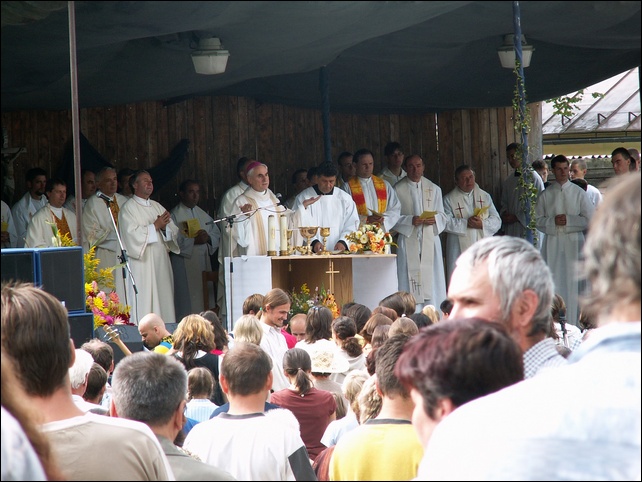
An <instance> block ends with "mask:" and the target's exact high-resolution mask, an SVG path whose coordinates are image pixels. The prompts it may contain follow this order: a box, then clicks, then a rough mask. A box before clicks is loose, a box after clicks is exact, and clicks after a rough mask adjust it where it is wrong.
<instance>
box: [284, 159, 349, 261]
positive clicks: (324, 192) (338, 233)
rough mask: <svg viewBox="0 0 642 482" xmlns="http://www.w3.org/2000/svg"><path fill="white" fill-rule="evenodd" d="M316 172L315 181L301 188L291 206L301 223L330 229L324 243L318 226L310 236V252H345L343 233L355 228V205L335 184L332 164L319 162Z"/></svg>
mask: <svg viewBox="0 0 642 482" xmlns="http://www.w3.org/2000/svg"><path fill="white" fill-rule="evenodd" d="M318 174H319V180H318V182H317V184H316V185H314V186H311V187H308V188H306V189H304V190H303V191H301V192H300V193H299V194H298V195H297V197H296V199H295V201H294V205H293V207H292V208H293V210H294V211H295V213H296V214H297V216H300V218H299V219H300V221H299V222H300V223H301V225H302V226H319V227H320V228H322V227H323V228H330V235H329V236H328V237H327V240H326V244H325V245H324V244H323V236H321V230H320V229H319V230H318V231H317V234H316V235H315V236H314V237H313V238H312V239H311V246H312V251H313V252H315V253H318V252H321V251H324V250H327V251H332V250H335V251H345V250H347V249H348V247H349V245H348V241H347V240H346V235H348V234H349V233H352V232H354V231H356V230H357V229H358V227H359V215H358V214H357V206H356V204H355V203H354V201H353V200H352V196H350V195H349V194H348V193H346V192H345V191H342V190H341V189H338V188H337V187H336V186H335V183H336V181H337V176H338V174H339V171H338V169H337V166H336V164H334V163H333V162H323V163H321V164H320V165H319V166H318Z"/></svg>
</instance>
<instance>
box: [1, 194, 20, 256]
mask: <svg viewBox="0 0 642 482" xmlns="http://www.w3.org/2000/svg"><path fill="white" fill-rule="evenodd" d="M2 230H3V231H7V232H8V233H9V241H8V242H6V243H2V247H3V248H15V247H16V244H17V242H18V232H17V231H16V224H15V223H14V222H13V215H12V214H11V208H9V205H8V204H7V203H6V202H4V201H2Z"/></svg>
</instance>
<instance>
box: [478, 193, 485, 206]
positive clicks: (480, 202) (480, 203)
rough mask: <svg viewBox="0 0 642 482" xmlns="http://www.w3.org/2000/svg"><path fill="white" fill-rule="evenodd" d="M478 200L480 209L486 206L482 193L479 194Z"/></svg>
mask: <svg viewBox="0 0 642 482" xmlns="http://www.w3.org/2000/svg"><path fill="white" fill-rule="evenodd" d="M477 202H478V203H479V207H480V209H481V208H483V207H484V201H483V200H482V197H481V194H480V195H479V199H478V200H477Z"/></svg>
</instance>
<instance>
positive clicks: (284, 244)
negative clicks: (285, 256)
mask: <svg viewBox="0 0 642 482" xmlns="http://www.w3.org/2000/svg"><path fill="white" fill-rule="evenodd" d="M279 229H280V230H281V252H285V251H287V249H288V217H287V216H286V215H285V214H281V217H280V227H279Z"/></svg>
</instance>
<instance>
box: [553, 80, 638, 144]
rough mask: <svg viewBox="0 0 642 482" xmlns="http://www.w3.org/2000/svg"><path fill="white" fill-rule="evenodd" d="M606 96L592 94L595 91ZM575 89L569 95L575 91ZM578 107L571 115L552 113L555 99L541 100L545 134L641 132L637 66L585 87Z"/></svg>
mask: <svg viewBox="0 0 642 482" xmlns="http://www.w3.org/2000/svg"><path fill="white" fill-rule="evenodd" d="M594 92H595V93H601V94H604V97H601V98H597V99H595V98H593V95H592V94H593V93H594ZM573 94H575V92H573V93H570V94H568V95H573ZM576 105H577V106H578V107H579V110H575V113H574V115H573V116H572V117H571V118H570V119H569V118H567V117H564V118H563V117H562V116H561V115H559V114H554V113H553V103H552V102H543V103H542V134H543V135H544V136H547V135H559V136H564V137H569V136H571V135H585V134H596V135H610V134H612V133H614V132H637V133H639V132H640V76H639V72H638V68H635V69H631V70H629V71H626V72H622V73H620V74H618V75H616V76H614V77H611V78H610V79H606V80H604V81H602V82H599V83H597V84H595V85H591V86H590V87H587V88H585V89H584V96H583V98H582V100H581V101H580V102H579V103H578V104H576Z"/></svg>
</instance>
